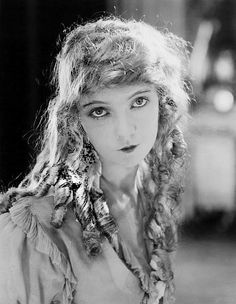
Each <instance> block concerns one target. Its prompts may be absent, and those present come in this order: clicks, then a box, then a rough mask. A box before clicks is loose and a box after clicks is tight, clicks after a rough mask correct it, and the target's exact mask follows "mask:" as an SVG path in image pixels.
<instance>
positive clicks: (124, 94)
mask: <svg viewBox="0 0 236 304" xmlns="http://www.w3.org/2000/svg"><path fill="white" fill-rule="evenodd" d="M142 93H150V94H156V88H155V86H154V85H152V84H146V83H138V84H133V85H122V86H119V85H118V86H117V85H116V86H114V87H108V88H103V89H99V90H97V91H96V92H93V93H91V94H89V95H87V96H86V97H85V98H83V99H82V104H83V103H86V101H88V100H101V101H108V102H109V101H112V100H114V99H116V98H124V99H129V98H131V97H132V95H134V94H135V95H136V94H137V95H138V94H142Z"/></svg>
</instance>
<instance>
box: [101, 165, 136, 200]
mask: <svg viewBox="0 0 236 304" xmlns="http://www.w3.org/2000/svg"><path fill="white" fill-rule="evenodd" d="M137 170H138V166H135V167H132V168H124V167H120V166H116V165H114V166H109V167H105V166H103V168H102V178H101V187H102V188H104V189H103V190H108V189H110V191H115V192H121V193H123V194H127V195H129V196H132V197H134V198H136V196H137V186H136V175H137Z"/></svg>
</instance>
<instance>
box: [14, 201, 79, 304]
mask: <svg viewBox="0 0 236 304" xmlns="http://www.w3.org/2000/svg"><path fill="white" fill-rule="evenodd" d="M30 206H31V202H30V199H29V198H22V199H19V200H18V201H17V202H15V203H14V205H13V207H12V208H11V209H10V214H11V218H12V221H13V222H14V223H15V224H16V225H17V226H18V227H20V228H21V229H22V230H23V232H24V233H25V234H26V235H27V237H28V238H29V239H30V240H31V241H32V242H33V243H34V245H35V249H36V250H37V251H38V252H40V253H44V254H46V255H48V256H49V258H50V259H51V261H52V263H53V264H54V265H56V266H57V267H58V268H59V269H60V270H61V272H62V273H63V275H64V277H65V284H64V288H63V303H64V304H71V303H72V301H73V294H74V292H75V289H76V285H77V279H76V278H75V276H74V274H73V272H72V269H71V266H70V264H69V262H68V260H67V259H66V257H65V256H64V254H63V253H62V252H61V251H59V249H58V248H57V246H56V245H55V244H54V243H53V242H52V240H51V239H50V238H49V237H48V236H47V234H46V233H45V232H44V231H43V228H42V226H41V224H40V223H39V221H38V219H37V217H36V216H35V215H33V214H32V212H31V209H30Z"/></svg>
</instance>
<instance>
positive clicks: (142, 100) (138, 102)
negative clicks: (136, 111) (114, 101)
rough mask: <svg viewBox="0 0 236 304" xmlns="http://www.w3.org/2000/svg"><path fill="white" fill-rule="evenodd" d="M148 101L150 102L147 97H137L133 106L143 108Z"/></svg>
mask: <svg viewBox="0 0 236 304" xmlns="http://www.w3.org/2000/svg"><path fill="white" fill-rule="evenodd" d="M147 102H148V100H147V98H144V97H138V98H137V99H135V101H134V103H133V105H132V107H133V108H141V107H143V106H145V105H146V103H147Z"/></svg>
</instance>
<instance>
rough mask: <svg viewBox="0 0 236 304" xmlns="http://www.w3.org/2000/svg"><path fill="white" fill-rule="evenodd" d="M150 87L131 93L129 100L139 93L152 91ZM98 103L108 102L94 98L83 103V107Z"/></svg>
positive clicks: (104, 103)
mask: <svg viewBox="0 0 236 304" xmlns="http://www.w3.org/2000/svg"><path fill="white" fill-rule="evenodd" d="M150 91H151V90H150V89H144V90H139V91H137V92H135V93H133V94H132V95H130V96H129V97H128V100H130V99H131V98H133V97H135V96H136V95H139V94H143V93H150ZM96 104H103V105H106V104H107V102H105V101H101V100H92V101H91V102H88V103H86V104H85V105H83V106H82V107H83V108H86V107H89V106H92V105H96Z"/></svg>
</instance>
